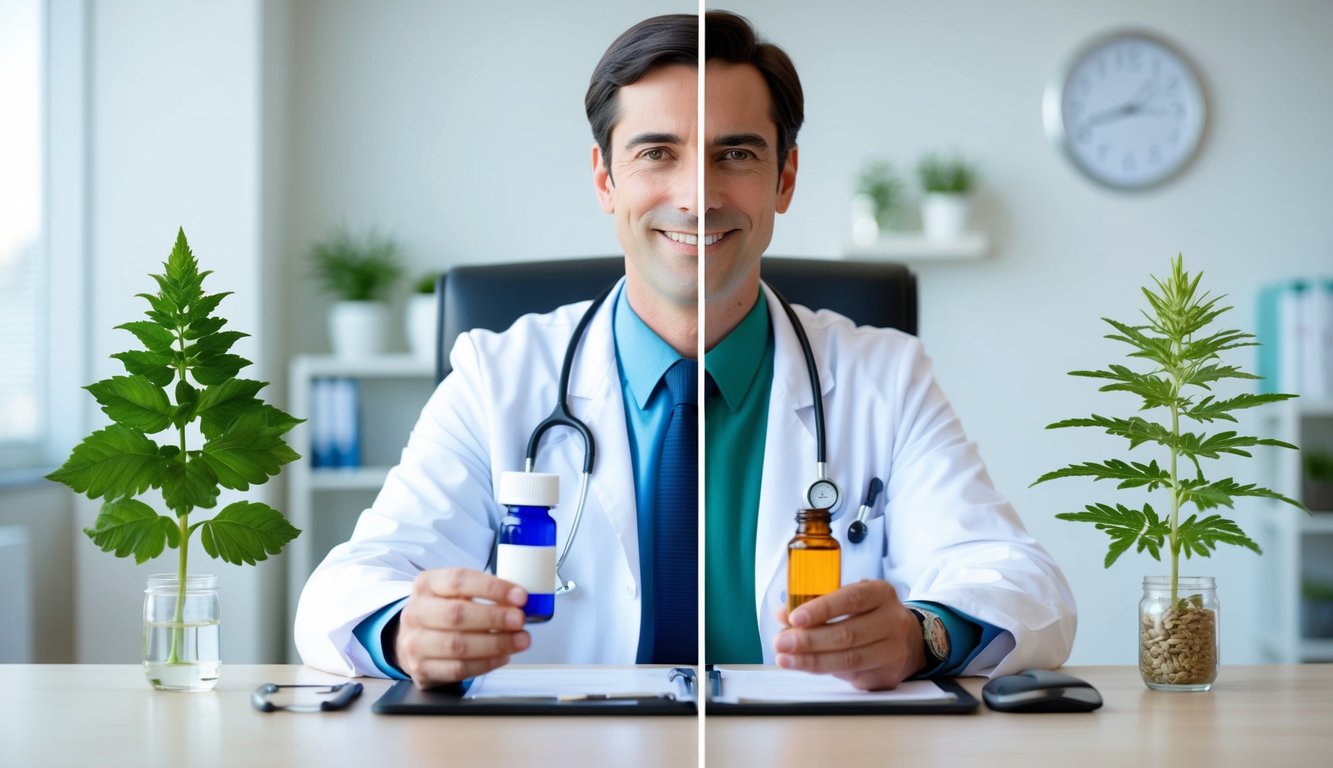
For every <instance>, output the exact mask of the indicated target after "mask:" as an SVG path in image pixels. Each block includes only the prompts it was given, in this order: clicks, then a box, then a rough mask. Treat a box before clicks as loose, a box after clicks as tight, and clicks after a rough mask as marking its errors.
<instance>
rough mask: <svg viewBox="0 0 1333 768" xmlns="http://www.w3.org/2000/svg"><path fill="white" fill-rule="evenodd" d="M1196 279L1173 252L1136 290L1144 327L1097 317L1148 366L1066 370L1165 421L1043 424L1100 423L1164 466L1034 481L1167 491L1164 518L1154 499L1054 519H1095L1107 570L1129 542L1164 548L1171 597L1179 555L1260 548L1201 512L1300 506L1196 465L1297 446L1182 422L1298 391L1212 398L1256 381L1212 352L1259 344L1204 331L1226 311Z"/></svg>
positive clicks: (1225, 415)
mask: <svg viewBox="0 0 1333 768" xmlns="http://www.w3.org/2000/svg"><path fill="white" fill-rule="evenodd" d="M1202 277H1203V273H1199V274H1197V275H1195V276H1193V277H1191V276H1190V275H1189V274H1188V273H1186V272H1185V270H1184V262H1183V259H1182V257H1181V256H1179V255H1177V256H1176V258H1175V260H1174V261H1173V262H1172V265H1171V276H1170V277H1169V278H1167V279H1166V280H1165V281H1163V280H1160V279H1158V278H1156V277H1154V278H1153V281H1154V282H1155V283H1156V284H1157V290H1156V291H1153V290H1151V289H1149V288H1144V289H1143V295H1144V296H1145V297H1146V298H1147V299H1148V304H1149V306H1150V307H1151V310H1152V311H1151V313H1149V312H1147V311H1143V316H1144V318H1146V320H1147V324H1146V325H1130V324H1128V323H1122V322H1118V321H1116V320H1112V319H1110V318H1102V319H1103V320H1105V322H1106V323H1107V324H1108V325H1110V326H1111V327H1112V328H1113V329H1115V333H1112V334H1110V335H1108V336H1107V337H1106V338H1108V339H1112V340H1115V341H1119V342H1123V343H1125V344H1127V345H1129V346H1130V347H1132V348H1133V351H1132V352H1130V353H1129V355H1128V356H1129V357H1130V358H1131V359H1134V360H1142V361H1146V362H1148V363H1149V364H1150V367H1149V370H1147V371H1145V372H1138V371H1135V370H1132V369H1131V368H1129V367H1128V366H1125V365H1118V364H1112V365H1110V366H1108V367H1107V368H1105V369H1102V370H1096V371H1070V373H1069V375H1071V376H1082V377H1089V378H1095V379H1106V380H1109V381H1110V382H1111V383H1109V384H1107V385H1105V386H1103V387H1102V388H1101V391H1102V392H1127V393H1129V394H1132V395H1137V396H1138V397H1139V399H1140V400H1142V407H1141V408H1140V412H1143V411H1157V412H1163V415H1164V416H1166V417H1169V418H1167V419H1166V420H1165V423H1158V422H1156V421H1150V420H1148V419H1145V418H1143V417H1141V416H1132V417H1129V418H1114V417H1108V416H1100V415H1097V414H1093V415H1092V416H1090V417H1088V418H1082V419H1067V420H1064V421H1057V422H1056V423H1054V424H1051V425H1049V426H1047V429H1061V428H1065V427H1093V428H1096V429H1101V430H1104V431H1105V432H1106V433H1107V434H1108V435H1114V436H1116V437H1121V438H1124V439H1125V440H1127V441H1129V448H1130V450H1133V449H1134V448H1137V447H1139V446H1141V445H1145V444H1152V445H1155V446H1159V447H1160V448H1163V449H1165V456H1164V459H1165V461H1166V464H1165V466H1163V465H1160V464H1158V463H1157V460H1156V459H1153V460H1151V461H1149V462H1148V463H1146V464H1145V463H1143V462H1131V461H1125V460H1122V459H1108V460H1107V461H1103V462H1084V463H1082V464H1071V465H1069V466H1067V467H1064V468H1063V469H1058V470H1056V471H1054V472H1049V473H1047V474H1045V475H1042V476H1041V477H1040V478H1038V479H1037V481H1036V482H1034V483H1033V485H1037V484H1038V483H1044V482H1046V481H1048V480H1054V479H1056V478H1061V477H1090V478H1092V479H1093V480H1094V481H1095V480H1111V481H1114V482H1116V483H1118V486H1117V487H1118V488H1122V489H1124V488H1142V489H1144V490H1146V491H1149V492H1152V491H1155V490H1157V489H1159V488H1161V489H1165V490H1166V492H1167V494H1168V500H1169V504H1170V511H1169V512H1167V513H1166V514H1165V516H1163V515H1159V514H1158V512H1157V511H1156V510H1154V509H1153V507H1152V505H1151V504H1147V503H1145V504H1144V505H1143V508H1142V509H1133V508H1130V507H1126V506H1125V505H1123V504H1089V505H1087V506H1086V507H1085V509H1084V510H1083V511H1081V512H1065V513H1062V514H1059V515H1056V517H1058V518H1060V519H1062V520H1072V521H1076V522H1087V523H1093V524H1094V525H1096V527H1097V529H1098V530H1100V531H1104V532H1105V533H1106V534H1107V535H1108V536H1110V537H1111V547H1110V551H1109V552H1108V553H1107V555H1106V561H1105V565H1106V567H1107V568H1110V567H1111V564H1112V563H1114V562H1115V561H1116V559H1117V558H1118V557H1120V555H1121V554H1123V553H1124V552H1125V551H1126V550H1128V549H1129V548H1130V547H1135V548H1136V551H1138V552H1143V551H1145V550H1146V551H1147V552H1148V554H1150V555H1152V557H1153V558H1154V559H1157V560H1161V551H1162V550H1163V549H1164V548H1165V549H1167V550H1168V551H1169V552H1170V554H1171V601H1172V603H1175V602H1176V600H1177V599H1178V597H1177V588H1178V581H1179V574H1180V567H1179V563H1180V554H1181V553H1182V552H1183V553H1184V554H1185V557H1187V558H1188V557H1190V556H1192V555H1198V556H1200V557H1207V556H1209V555H1210V554H1211V553H1212V552H1213V551H1215V550H1216V548H1217V545H1218V544H1232V545H1236V546H1241V547H1245V548H1247V549H1251V550H1253V551H1254V552H1256V553H1259V552H1260V549H1259V545H1258V544H1256V543H1255V542H1254V541H1253V540H1251V539H1250V538H1249V537H1248V536H1246V535H1245V533H1244V531H1242V530H1241V528H1240V526H1239V525H1237V524H1236V523H1235V522H1234V521H1232V520H1229V519H1227V518H1225V517H1223V516H1221V515H1220V514H1216V513H1213V514H1207V515H1206V516H1204V517H1200V515H1202V514H1205V513H1208V512H1210V511H1211V510H1215V509H1217V508H1218V507H1227V508H1232V506H1233V500H1234V499H1235V498H1236V497H1240V496H1259V497H1265V498H1270V499H1277V500H1279V501H1282V502H1285V503H1287V504H1291V505H1292V506H1295V507H1298V508H1302V507H1301V505H1300V504H1299V503H1298V502H1296V501H1293V500H1292V499H1289V498H1287V497H1285V496H1282V495H1281V494H1279V493H1276V492H1274V491H1270V490H1268V489H1267V488H1260V487H1258V486H1256V485H1242V484H1240V483H1238V482H1236V481H1235V480H1233V479H1231V478H1225V479H1222V480H1216V481H1209V480H1207V479H1206V478H1205V477H1204V473H1203V466H1202V464H1201V463H1200V462H1201V460H1202V459H1218V458H1221V456H1222V455H1223V454H1230V455H1234V456H1243V457H1247V458H1249V457H1250V455H1251V454H1250V453H1249V451H1248V450H1247V449H1249V448H1253V447H1255V446H1274V447H1279V448H1295V446H1293V445H1291V444H1289V443H1285V442H1282V441H1280V440H1274V439H1270V438H1258V437H1247V436H1243V435H1239V434H1237V433H1236V432H1234V431H1223V432H1217V433H1214V434H1211V435H1208V434H1203V433H1198V432H1185V431H1182V429H1181V422H1182V419H1188V420H1190V421H1193V422H1196V423H1199V424H1212V423H1214V422H1218V421H1228V422H1235V421H1236V418H1235V417H1234V416H1232V412H1234V411H1238V410H1241V409H1245V408H1253V407H1255V406H1260V405H1265V404H1267V403H1274V402H1278V401H1280V400H1286V399H1288V398H1291V397H1295V395H1285V394H1276V393H1274V394H1241V395H1236V396H1235V397H1230V398H1225V399H1219V397H1218V396H1215V395H1214V394H1212V386H1211V385H1214V384H1217V383H1218V382H1220V381H1222V380H1224V379H1258V378H1259V377H1258V376H1255V375H1252V374H1249V373H1245V372H1244V371H1242V370H1241V369H1240V368H1238V367H1236V366H1232V365H1225V364H1223V363H1222V361H1221V357H1220V354H1219V353H1221V352H1224V351H1226V350H1229V349H1236V348H1238V347H1250V346H1257V345H1256V344H1255V343H1254V342H1251V341H1248V340H1249V339H1252V338H1254V336H1253V335H1251V334H1248V333H1242V332H1240V331H1233V330H1224V331H1216V332H1212V331H1207V330H1205V329H1206V328H1207V327H1208V326H1209V324H1211V323H1212V322H1213V321H1214V320H1216V319H1217V317H1218V316H1219V315H1221V314H1222V313H1224V312H1227V311H1228V310H1230V309H1231V308H1230V307H1223V306H1219V305H1218V302H1219V301H1221V299H1222V298H1224V297H1217V298H1210V296H1209V294H1208V293H1203V294H1200V293H1199V291H1198V287H1199V280H1200V279H1201V278H1202ZM1205 393H1207V394H1205ZM1182 464H1188V465H1189V466H1192V467H1193V470H1194V472H1193V476H1189V474H1188V469H1189V466H1182ZM1182 470H1185V471H1182ZM1188 504H1193V505H1194V507H1195V509H1197V510H1198V513H1197V514H1191V515H1190V516H1189V517H1188V518H1186V519H1185V520H1183V521H1182V520H1181V519H1180V515H1181V510H1182V508H1183V507H1185V506H1186V505H1188Z"/></svg>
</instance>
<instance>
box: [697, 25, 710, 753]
mask: <svg viewBox="0 0 1333 768" xmlns="http://www.w3.org/2000/svg"><path fill="white" fill-rule="evenodd" d="M698 14H699V53H698V56H699V59H698V65H697V69H696V71H697V72H698V73H699V82H698V92H697V94H696V100H697V104H696V107H695V117H696V119H697V123H696V125H695V133H694V135H695V146H696V147H697V150H696V151H695V153H694V158H695V163H696V166H695V183H696V184H697V185H698V188H697V189H696V190H695V193H696V195H697V197H696V200H697V201H698V202H697V203H696V207H697V209H698V210H697V211H696V213H697V214H698V224H697V226H698V231H697V232H696V233H695V235H696V237H697V238H698V240H697V242H698V244H699V258H698V273H697V276H696V278H695V279H696V280H697V281H698V283H697V286H698V290H697V294H698V296H697V299H696V305H695V313H696V315H695V319H696V320H697V321H698V323H697V325H698V338H697V339H696V344H697V346H696V347H695V348H696V350H697V355H698V359H699V388H698V390H696V391H698V393H699V395H700V397H699V451H698V456H699V466H698V473H699V476H698V488H699V521H698V523H699V528H698V531H699V532H698V541H699V550H698V569H699V571H698V578H697V581H696V582H695V583H696V584H698V585H699V586H698V589H699V596H698V605H699V619H698V627H699V638H698V643H699V646H698V648H699V649H698V654H697V661H698V670H697V671H698V675H696V677H695V689H694V698H695V706H697V707H698V709H699V714H698V718H697V720H696V722H697V723H698V727H699V735H698V760H699V768H704V765H705V763H706V760H705V756H704V753H705V749H704V747H705V744H706V742H705V736H706V732H707V729H706V727H705V721H704V690H705V688H704V679H705V677H707V675H705V674H704V638H705V637H706V634H705V629H706V628H705V627H704V617H705V615H706V612H705V610H704V608H705V605H704V601H705V600H706V599H707V594H708V590H707V589H706V588H705V585H706V584H707V581H706V579H707V578H708V569H707V568H705V567H704V562H705V560H706V553H707V552H708V548H707V541H706V538H705V537H706V536H707V533H706V528H707V526H706V525H705V521H706V519H707V516H708V506H707V504H706V501H707V498H708V493H707V492H708V482H707V481H708V478H707V472H705V471H704V470H705V468H706V467H707V466H708V445H707V443H708V441H707V439H706V436H707V425H706V424H705V423H704V414H705V412H706V411H707V402H706V401H707V397H706V395H705V393H706V392H707V389H706V388H705V387H704V375H705V371H704V356H705V349H704V320H705V317H704V257H703V255H704V216H705V213H706V212H707V208H708V200H707V198H706V197H704V173H705V172H706V171H705V169H706V167H707V164H706V163H704V157H705V156H706V155H707V143H706V137H705V136H704V91H705V89H706V88H707V82H706V79H705V77H704V62H705V61H706V59H705V55H706V53H707V51H706V50H705V48H704V0H699V6H698Z"/></svg>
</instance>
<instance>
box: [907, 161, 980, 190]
mask: <svg viewBox="0 0 1333 768" xmlns="http://www.w3.org/2000/svg"><path fill="white" fill-rule="evenodd" d="M916 172H917V177H918V178H919V179H920V180H921V189H922V190H924V191H925V192H928V193H932V192H933V193H940V194H951V195H966V194H967V193H968V192H971V191H972V188H973V187H975V186H976V183H977V169H976V166H974V165H972V164H971V163H968V162H967V161H965V160H963V158H962V157H961V156H959V155H952V156H947V157H946V156H944V155H939V154H929V155H926V156H925V157H923V158H921V162H919V163H918V164H917V166H916Z"/></svg>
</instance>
